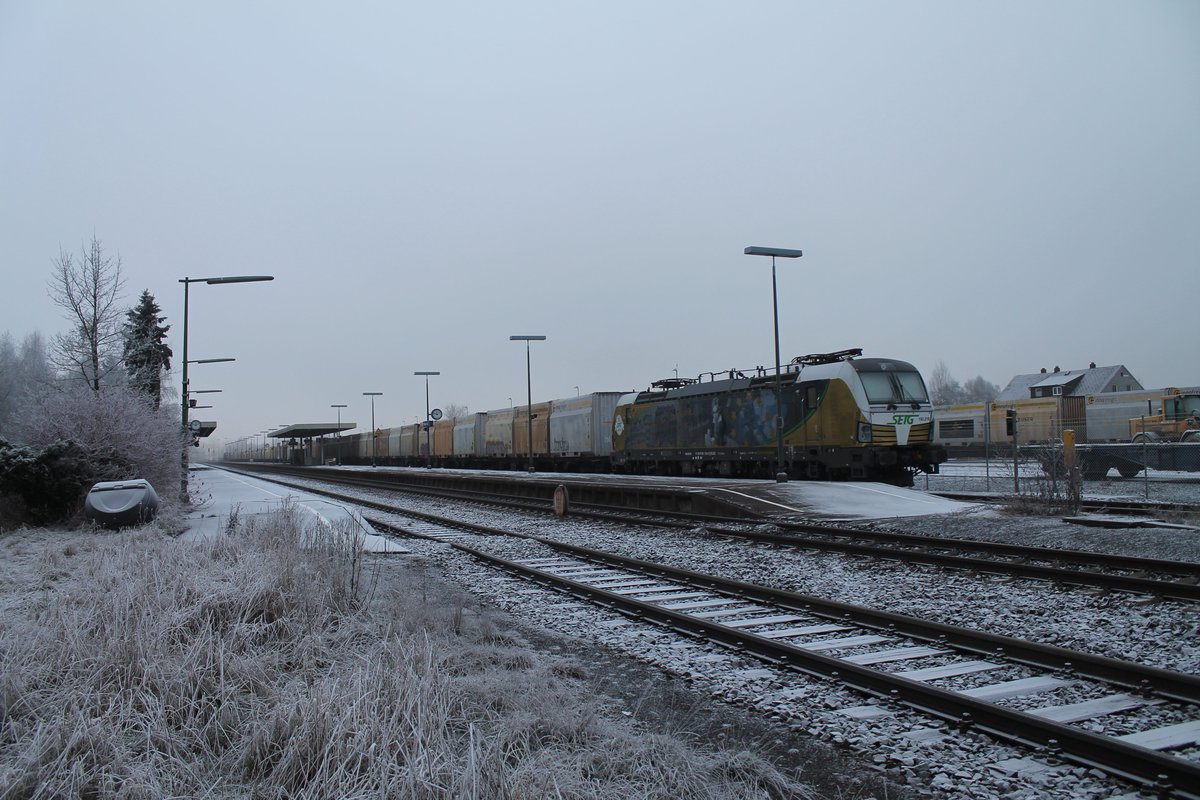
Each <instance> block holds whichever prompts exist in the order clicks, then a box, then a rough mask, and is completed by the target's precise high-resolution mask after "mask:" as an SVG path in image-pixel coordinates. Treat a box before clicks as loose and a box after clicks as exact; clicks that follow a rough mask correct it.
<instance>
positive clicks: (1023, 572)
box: [231, 470, 1200, 601]
mask: <svg viewBox="0 0 1200 800" xmlns="http://www.w3.org/2000/svg"><path fill="white" fill-rule="evenodd" d="M231 471H236V470H231ZM253 474H254V476H255V477H257V478H259V479H261V480H267V481H272V482H274V483H279V484H281V485H284V486H293V487H295V488H301V489H303V490H304V491H307V492H311V493H313V494H320V495H324V496H327V497H334V498H338V499H342V500H349V501H351V502H354V503H357V504H359V505H364V506H367V507H370V508H375V509H378V510H381V511H390V510H392V509H391V507H390V506H388V505H386V504H384V503H379V502H376V501H372V500H367V499H360V498H347V497H346V496H345V495H341V494H338V493H337V492H334V491H329V490H324V489H317V488H311V487H307V486H297V485H296V484H292V483H288V482H287V481H283V480H280V479H278V478H269V477H265V476H264V475H263V474H261V473H258V472H255V473H253ZM288 474H291V473H288ZM322 480H328V481H329V482H330V483H337V484H341V485H346V486H360V487H367V488H380V489H389V490H393V491H404V492H411V493H415V494H427V495H428V494H433V495H435V496H437V495H440V496H445V494H447V493H446V492H431V491H429V490H421V489H414V488H412V487H396V486H393V485H390V484H389V483H388V482H387V481H381V480H379V479H378V478H376V477H375V476H353V477H350V476H347V477H341V476H337V477H329V476H327V475H323V476H322ZM455 496H459V495H457V494H456V495H455ZM466 499H471V500H474V501H476V502H482V500H480V498H479V497H478V496H472V497H468V498H466ZM494 502H507V504H509V505H513V503H512V501H501V500H499V499H497V500H496V501H494ZM517 505H518V506H519V507H522V508H529V507H530V505H529V504H528V503H527V502H526V503H521V504H517ZM547 507H548V504H547ZM537 508H540V506H537ZM405 513H409V514H411V515H413V516H421V517H423V518H424V519H427V520H430V521H437V520H444V519H445V518H442V517H437V516H436V515H431V514H424V513H423V512H407V511H406V512H405ZM585 513H587V512H585ZM594 515H595V516H597V517H601V518H604V519H621V518H622V517H621V515H617V514H613V513H595V514H594ZM624 519H625V520H626V521H629V519H633V521H635V522H636V523H637V524H643V525H654V526H656V527H671V528H692V527H694V525H691V524H688V523H681V522H676V521H669V522H668V521H662V520H659V521H652V520H647V519H645V518H644V517H641V516H632V517H629V516H626V517H624ZM725 521H730V520H725ZM462 524H463V525H464V526H469V525H470V523H462ZM772 524H775V525H776V526H778V527H781V528H784V529H785V530H789V531H807V532H810V533H816V534H818V535H819V538H812V537H802V536H798V535H795V534H786V535H784V534H771V533H762V532H757V531H741V530H730V529H726V528H705V530H707V531H708V532H709V533H711V534H713V535H717V536H724V537H729V538H740V539H746V540H752V541H761V542H765V543H769V544H774V545H782V546H792V547H811V548H816V549H821V550H828V551H837V552H844V553H852V554H855V555H863V556H869V557H871V558H878V559H880V560H884V561H887V560H892V561H908V562H913V563H921V564H936V565H938V566H942V567H949V568H951V569H962V570H971V571H975V572H982V573H987V574H993V575H1016V576H1019V577H1023V578H1030V579H1034V580H1043V581H1052V582H1057V583H1063V584H1072V585H1076V586H1095V587H1098V588H1102V589H1108V590H1117V591H1125V592H1133V593H1137V594H1147V595H1152V596H1156V597H1170V598H1174V599H1179V600H1187V601H1200V584H1197V583H1192V582H1189V581H1188V580H1186V579H1185V580H1182V581H1166V580H1157V579H1154V578H1146V577H1142V576H1141V575H1117V574H1110V573H1100V572H1090V571H1086V570H1078V569H1068V568H1064V567H1055V566H1048V565H1038V564H1028V563H1020V562H1014V561H993V560H988V559H983V558H972V557H970V556H963V555H953V554H946V553H937V552H934V551H935V550H938V549H949V548H955V549H962V550H980V551H984V552H991V553H995V554H998V555H1007V556H1012V557H1017V558H1023V559H1038V560H1044V561H1050V560H1059V561H1065V562H1069V563H1080V564H1093V565H1100V566H1108V567H1110V568H1117V567H1124V568H1127V569H1135V570H1143V571H1162V572H1171V573H1173V574H1177V575H1179V574H1186V575H1190V576H1197V575H1200V564H1192V563H1186V562H1172V561H1166V560H1163V559H1150V558H1138V557H1132V556H1130V557H1123V556H1110V555H1106V554H1097V553H1088V552H1085V551H1079V550H1055V549H1048V548H1033V547H1022V546H1020V545H1010V544H1005V543H1002V542H987V541H980V540H975V539H933V538H930V537H925V536H916V535H914V534H904V533H892V532H886V531H869V530H862V529H857V528H840V527H824V526H818V525H806V524H788V523H779V522H776V523H772ZM478 527H479V528H480V529H482V528H483V527H484V526H478ZM497 532H498V531H497ZM825 537H841V538H843V539H849V538H858V539H871V540H874V541H883V542H887V541H897V542H900V543H903V544H911V545H917V546H921V547H925V548H929V549H926V550H923V551H921V552H916V551H912V550H903V549H898V548H889V547H885V546H879V547H872V546H870V545H863V544H858V543H854V542H847V541H840V542H839V541H837V540H836V539H832V538H825Z"/></svg>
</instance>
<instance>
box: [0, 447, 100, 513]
mask: <svg viewBox="0 0 1200 800" xmlns="http://www.w3.org/2000/svg"><path fill="white" fill-rule="evenodd" d="M94 476H95V470H94V468H93V465H92V464H91V463H90V462H89V460H88V458H87V454H86V453H84V451H83V448H81V447H80V446H79V444H78V443H77V442H74V441H71V440H58V441H54V442H51V443H50V444H49V445H47V446H46V447H44V448H36V447H28V446H22V445H14V444H11V443H10V442H8V441H5V440H4V439H0V496H3V497H4V498H5V500H6V502H4V503H0V529H3V528H11V527H15V526H17V525H20V524H22V523H24V522H27V521H28V522H32V523H34V524H37V525H45V524H50V523H55V522H60V521H62V520H66V519H70V518H71V517H72V516H74V515H75V514H77V513H78V511H79V509H80V505H81V503H82V501H83V496H84V493H85V492H86V491H87V490H88V488H89V487H90V486H91V485H92V483H93V482H94Z"/></svg>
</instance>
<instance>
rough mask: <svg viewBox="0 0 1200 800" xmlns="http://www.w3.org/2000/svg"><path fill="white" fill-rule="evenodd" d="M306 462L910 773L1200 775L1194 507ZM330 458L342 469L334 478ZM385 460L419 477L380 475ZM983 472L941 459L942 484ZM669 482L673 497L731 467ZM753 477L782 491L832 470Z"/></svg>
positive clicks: (952, 779) (785, 719) (533, 606)
mask: <svg viewBox="0 0 1200 800" xmlns="http://www.w3.org/2000/svg"><path fill="white" fill-rule="evenodd" d="M294 472H296V473H297V474H302V473H307V474H309V475H310V476H311V477H309V478H307V479H305V478H298V477H295V476H292V475H289V476H282V475H280V476H279V479H281V480H286V481H299V482H301V483H303V484H304V485H306V486H308V487H310V488H312V489H313V490H319V491H330V492H334V493H337V494H341V495H342V496H343V497H344V498H350V499H344V500H343V502H354V503H360V502H361V503H362V504H363V505H364V506H365V507H367V508H365V510H364V513H366V514H367V515H368V516H369V517H370V518H372V519H373V520H375V524H376V525H377V528H378V529H379V530H381V531H383V530H392V534H391V535H394V536H397V537H401V538H403V540H404V543H405V546H406V547H408V548H410V549H412V550H413V551H414V553H416V554H417V556H418V557H419V558H421V559H425V560H427V561H428V563H430V564H433V565H436V566H437V567H438V569H439V570H441V571H442V572H443V573H444V574H446V575H447V576H448V577H451V578H453V579H455V580H457V581H459V582H460V583H462V584H463V585H465V586H467V587H469V588H470V590H471V591H473V592H475V593H477V594H478V595H479V596H481V597H482V598H484V599H485V600H487V601H488V602H492V603H495V604H497V605H499V606H501V607H503V608H506V609H508V610H510V611H512V612H513V613H516V614H519V615H521V616H522V617H524V618H525V619H527V620H529V621H530V622H531V623H533V624H536V625H539V626H543V627H545V628H549V629H552V630H557V631H559V632H561V633H562V634H564V635H570V636H581V637H583V638H585V639H589V640H592V641H597V642H602V643H604V644H605V645H607V646H610V647H613V648H615V649H617V650H619V651H621V652H626V653H629V654H632V655H635V656H636V657H637V658H639V659H641V660H643V661H645V662H647V663H649V664H651V665H654V666H656V667H658V668H660V669H663V670H665V671H667V672H668V673H670V674H674V675H678V676H682V677H684V678H685V679H686V680H688V681H689V682H691V683H693V684H694V685H695V686H697V687H698V688H700V689H702V690H703V691H706V692H708V693H710V694H711V695H712V696H713V697H714V698H716V699H718V700H719V701H721V702H727V703H734V704H737V705H740V706H744V707H745V708H747V709H750V710H752V711H754V712H756V713H760V714H763V715H765V717H766V718H768V719H769V720H771V721H772V724H775V725H778V726H781V727H782V728H783V729H785V730H786V731H788V732H790V735H793V736H804V737H817V738H818V739H820V740H823V741H826V742H828V743H832V744H834V745H835V746H838V747H844V748H846V749H847V750H848V751H850V752H852V753H856V754H858V756H859V757H861V758H863V759H865V760H866V761H867V762H869V763H871V764H873V765H875V766H876V767H877V768H879V769H880V770H882V771H883V772H884V774H885V775H887V776H888V777H890V778H891V779H893V780H895V781H897V782H899V783H904V784H907V785H909V786H911V787H912V788H913V789H914V790H916V791H917V792H918V793H923V794H932V795H934V796H939V797H953V798H959V797H962V798H966V797H1029V798H1032V797H1063V798H1067V797H1071V798H1076V797H1097V798H1099V797H1116V796H1128V797H1131V798H1132V797H1139V796H1143V797H1151V796H1162V797H1173V796H1177V797H1196V796H1198V794H1200V783H1197V781H1198V779H1200V748H1198V747H1197V737H1198V736H1200V706H1198V705H1197V701H1198V700H1200V695H1197V694H1196V691H1197V687H1198V686H1200V684H1198V683H1197V681H1198V679H1197V678H1196V677H1195V676H1196V674H1197V672H1198V671H1200V670H1198V668H1200V642H1198V637H1197V636H1196V631H1197V629H1198V627H1200V610H1198V608H1200V607H1197V605H1196V601H1195V599H1190V597H1189V595H1190V594H1191V593H1194V585H1195V583H1196V577H1197V575H1198V574H1200V544H1197V542H1198V540H1197V538H1196V537H1197V536H1198V535H1200V534H1198V533H1197V532H1196V531H1195V530H1194V529H1192V528H1189V527H1188V522H1189V519H1190V520H1191V521H1192V522H1194V521H1195V512H1194V511H1193V512H1191V513H1190V514H1189V512H1187V511H1180V512H1177V513H1176V522H1174V523H1168V526H1167V527H1159V528H1121V529H1117V530H1113V529H1096V528H1081V527H1078V526H1074V525H1069V524H1067V523H1064V522H1062V521H1059V520H1057V519H1052V518H1048V517H1045V516H1031V515H1021V514H1015V513H1012V512H1011V510H1007V511H1006V510H998V509H997V508H995V507H994V506H982V505H978V504H954V503H947V504H945V505H943V506H936V507H935V506H931V509H933V510H934V511H936V512H937V513H926V514H912V513H911V512H904V513H905V514H906V515H905V516H893V515H889V514H888V513H887V512H888V510H889V508H892V509H894V508H898V506H892V507H888V506H884V507H881V509H880V511H879V513H877V514H876V515H874V516H873V517H872V518H865V517H864V516H862V515H860V516H858V517H857V518H855V515H854V514H853V513H847V512H849V511H851V509H852V507H855V506H857V507H860V508H861V507H864V506H865V503H864V502H861V501H855V500H848V501H846V503H845V505H846V508H840V507H834V504H832V503H830V502H829V501H828V500H824V501H814V505H812V506H810V507H807V508H801V504H800V503H799V502H796V503H795V504H794V505H795V507H796V508H797V509H799V513H798V514H789V513H785V512H781V511H779V510H778V509H776V510H775V511H774V512H772V513H771V514H770V515H767V514H766V513H762V512H763V508H762V506H761V505H757V504H755V503H750V504H749V505H747V504H745V503H744V504H743V505H742V506H741V508H742V510H743V511H744V510H746V509H747V508H749V509H750V510H751V511H753V512H754V513H753V514H749V515H743V516H741V517H740V518H739V519H737V520H731V519H730V520H726V521H724V522H722V521H719V520H718V519H716V516H717V515H716V514H715V513H714V508H716V506H705V507H703V508H702V509H700V508H699V507H691V508H689V509H682V507H681V508H680V509H678V510H676V509H668V508H667V506H666V504H664V503H660V502H658V501H654V502H651V501H649V500H646V499H645V498H647V497H650V496H651V494H650V493H647V494H644V495H640V497H642V499H640V500H638V501H637V503H639V504H640V505H639V507H638V508H637V514H636V516H635V517H630V516H629V515H628V513H627V511H626V512H615V511H613V510H612V509H604V508H603V507H602V506H603V505H605V504H604V503H603V502H601V501H600V500H596V501H595V502H592V503H576V502H574V501H573V502H572V504H571V510H570V512H569V515H568V516H567V517H566V518H563V519H559V518H556V517H554V516H552V514H551V509H552V498H551V496H550V494H551V492H550V490H551V489H552V488H553V487H554V485H555V483H556V482H558V481H563V482H570V481H575V482H576V483H572V484H571V485H572V489H573V492H572V497H573V498H574V497H575V495H576V494H579V495H583V490H582V489H580V490H579V491H578V492H575V491H574V488H575V486H576V485H578V484H580V483H597V484H601V485H603V484H606V483H609V482H613V481H620V482H622V483H635V484H636V483H645V484H647V485H649V486H652V487H654V491H661V490H662V489H663V488H664V487H665V486H667V485H668V484H671V481H668V480H664V479H653V478H629V477H627V478H623V479H619V478H616V477H604V476H592V477H580V476H569V475H561V476H554V475H538V476H519V475H511V474H510V475H508V476H500V477H502V478H504V479H505V480H504V481H503V482H511V483H512V484H513V485H519V484H526V485H535V486H538V487H540V488H539V489H538V491H537V492H531V491H525V492H520V491H513V492H511V493H510V494H511V495H519V496H520V499H519V500H513V499H512V498H511V497H509V498H507V499H502V498H500V497H498V496H497V495H496V494H495V493H494V492H493V493H492V496H491V497H488V496H486V495H487V494H488V492H484V491H483V490H482V489H481V490H479V491H477V492H476V493H475V496H474V497H468V495H467V494H466V493H464V492H463V491H461V490H460V491H458V492H457V493H456V494H455V495H454V496H453V497H452V498H450V499H443V498H439V497H437V496H436V494H435V492H437V491H445V490H446V487H445V485H443V486H442V487H440V488H439V487H435V486H433V485H430V484H425V485H424V486H422V485H421V482H420V481H418V480H416V478H417V476H421V475H425V474H433V473H439V472H441V473H452V472H453V471H446V470H419V469H396V468H377V469H370V468H366V469H362V468H344V469H336V470H319V471H317V470H304V471H302V470H294ZM318 473H319V474H318ZM326 473H341V474H342V476H343V477H342V480H341V481H340V482H339V483H340V485H332V484H330V483H328V482H327V481H326V479H325V474H326ZM464 474H466V473H464ZM389 475H396V476H407V479H406V480H408V485H407V486H403V487H401V488H400V493H397V489H395V488H391V489H389V488H386V484H387V483H388V480H389V477H388V476H389ZM360 479H361V480H365V481H366V483H365V484H364V486H360V487H358V488H353V487H351V486H349V485H348V484H349V483H354V482H358V481H359V480H360ZM967 479H968V477H967V476H962V475H959V476H954V475H951V474H947V475H932V476H929V478H928V480H929V481H930V482H931V484H938V483H939V482H944V483H945V484H946V485H947V488H959V487H957V486H956V485H955V484H958V483H961V482H962V481H963V480H967ZM970 479H971V480H973V478H970ZM441 480H442V481H443V482H444V481H445V480H446V476H445V475H443V477H442V479H441ZM497 480H499V478H497ZM531 481H532V483H530V482H531ZM675 484H676V486H675V488H676V490H678V491H680V492H681V495H686V494H688V493H696V492H697V491H699V489H698V487H700V486H713V485H716V484H720V486H721V488H722V490H723V492H725V493H729V492H732V491H733V490H734V489H736V487H737V485H738V484H737V483H736V482H730V483H723V482H716V481H711V480H710V481H703V480H701V481H695V480H680V481H675ZM740 484H741V486H742V487H743V488H744V489H745V490H746V493H747V494H752V495H760V494H761V495H762V496H763V497H765V498H768V499H769V501H770V502H772V503H775V504H776V505H777V506H778V505H786V504H788V503H791V502H793V501H792V499H789V498H793V497H795V498H799V497H800V496H801V494H803V493H804V492H805V491H806V490H807V491H809V492H811V494H810V495H809V497H825V496H826V495H823V494H822V489H823V488H824V487H827V486H831V485H832V486H838V485H837V484H824V483H821V482H813V483H806V484H800V483H797V484H793V486H792V487H791V488H788V489H782V488H781V487H777V486H774V485H773V484H772V485H771V486H772V487H773V488H772V489H771V491H769V492H764V491H761V489H762V487H764V486H767V484H766V483H765V482H745V481H742V482H740ZM755 484H757V485H758V487H760V488H759V490H757V491H756V490H755V489H754V485H755ZM1182 485H1183V486H1185V487H1187V484H1186V483H1185V484H1182ZM882 488H883V490H884V491H888V492H897V493H912V494H913V495H914V496H923V495H924V496H927V497H932V496H931V495H926V493H925V492H923V491H916V490H913V489H899V488H894V487H893V488H888V487H882ZM930 488H931V489H936V488H938V487H937V486H936V485H934V486H931V487H930ZM1193 488H1194V487H1193ZM841 489H842V491H845V492H861V493H862V494H861V497H864V498H865V497H866V496H868V495H871V494H876V493H878V491H879V487H877V488H876V489H872V488H871V486H870V485H869V484H862V485H860V484H854V483H850V484H842V485H841ZM414 490H419V491H421V492H422V494H414ZM491 491H492V490H491V489H489V492H491ZM792 492H794V493H795V494H794V495H793V494H791V493H792ZM596 496H597V497H599V495H596ZM847 496H848V497H852V496H853V495H847ZM513 503H517V504H518V505H519V506H520V508H516V509H514V508H513V507H512V504H513ZM648 505H660V506H661V507H662V508H663V510H662V511H654V510H653V509H650V508H647V506H648ZM822 505H823V507H817V506H822ZM699 511H702V512H703V513H698V512H699ZM816 512H822V513H816ZM755 514H757V515H758V517H759V518H758V519H757V520H755V519H754V516H755ZM593 515H598V516H593ZM681 515H682V516H681ZM801 515H803V516H806V517H811V516H815V517H823V521H817V522H815V523H814V522H813V521H812V520H811V519H809V520H805V521H801V520H798V519H796V518H795V517H796V516H801ZM838 520H841V521H838ZM848 520H852V521H848ZM985 542H990V543H991V545H990V546H989V545H987V544H985ZM1001 543H1002V544H1001ZM885 548H891V549H890V550H888V549H885ZM1056 551H1057V552H1056ZM1042 570H1045V571H1042ZM1054 570H1063V572H1058V573H1056V572H1054ZM1072 573H1073V574H1072ZM1109 579H1112V580H1111V581H1109ZM1155 581H1161V582H1162V583H1159V584H1157V587H1158V588H1156V585H1155V584H1154V582H1155ZM1139 792H1142V793H1143V794H1139Z"/></svg>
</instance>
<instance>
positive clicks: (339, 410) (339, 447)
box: [329, 403, 346, 467]
mask: <svg viewBox="0 0 1200 800" xmlns="http://www.w3.org/2000/svg"><path fill="white" fill-rule="evenodd" d="M329 407H330V408H336V409H337V415H338V426H337V462H338V466H339V467H340V466H341V465H342V409H343V408H345V407H346V404H345V403H333V404H332V405H330V406H329Z"/></svg>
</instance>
